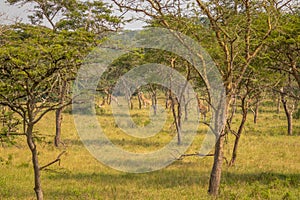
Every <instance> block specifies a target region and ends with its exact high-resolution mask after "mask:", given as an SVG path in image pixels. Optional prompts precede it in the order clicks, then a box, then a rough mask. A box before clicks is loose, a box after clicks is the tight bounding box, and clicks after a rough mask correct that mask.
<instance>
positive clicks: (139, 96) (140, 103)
mask: <svg viewBox="0 0 300 200" xmlns="http://www.w3.org/2000/svg"><path fill="white" fill-rule="evenodd" d="M138 100H139V109H140V110H141V109H142V99H141V95H140V91H139V90H138Z"/></svg>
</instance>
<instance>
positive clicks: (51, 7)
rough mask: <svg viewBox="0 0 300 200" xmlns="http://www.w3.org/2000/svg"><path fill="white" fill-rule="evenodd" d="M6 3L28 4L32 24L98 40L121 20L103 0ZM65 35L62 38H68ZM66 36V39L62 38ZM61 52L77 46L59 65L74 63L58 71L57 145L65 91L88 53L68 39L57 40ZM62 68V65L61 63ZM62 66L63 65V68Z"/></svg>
mask: <svg viewBox="0 0 300 200" xmlns="http://www.w3.org/2000/svg"><path fill="white" fill-rule="evenodd" d="M7 2H8V3H10V4H12V5H14V4H20V5H25V4H31V6H33V10H32V11H33V13H32V14H31V15H29V16H28V17H29V19H30V21H31V24H33V25H47V24H49V25H50V27H51V29H52V30H53V32H61V33H67V32H68V31H77V32H79V31H82V32H83V34H85V33H84V32H90V33H92V34H97V35H98V37H99V38H98V39H101V38H102V37H103V36H104V35H105V34H107V33H108V32H110V31H116V30H118V29H119V28H120V23H121V20H120V18H118V17H115V16H113V15H112V11H111V10H110V8H109V7H108V6H107V5H106V4H105V3H103V2H102V1H93V2H89V1H87V2H82V1H77V0H67V1H57V0H49V1H44V0H8V1H7ZM68 36H69V35H68V34H65V37H68ZM63 39H65V40H63ZM90 42H92V43H91V44H92V45H91V46H94V47H95V46H97V44H98V42H99V40H98V42H97V40H94V41H90ZM60 44H61V47H62V49H61V50H62V51H69V49H70V48H74V47H75V46H77V53H78V54H77V55H76V56H74V57H73V58H72V59H68V60H67V59H65V60H64V62H62V63H61V65H68V66H73V67H72V70H71V71H70V70H68V71H63V70H62V71H61V72H60V73H59V74H58V76H57V77H58V80H59V82H60V84H59V85H58V88H57V93H58V94H59V95H58V99H59V102H60V105H61V106H60V107H59V108H57V109H56V118H55V124H56V132H55V138H54V144H55V146H56V147H58V146H59V145H60V143H61V139H60V138H61V124H62V113H63V108H64V106H62V105H64V103H65V101H66V100H67V99H68V98H70V97H69V96H68V91H69V87H70V82H71V81H72V80H73V79H74V77H75V75H76V71H77V69H78V67H79V66H80V64H81V60H83V59H84V57H85V56H86V55H87V52H88V51H89V50H90V49H89V48H86V45H85V44H84V45H83V46H80V45H81V44H82V43H80V44H78V43H77V44H76V42H75V41H74V42H71V43H69V40H68V39H67V38H62V40H60ZM62 67H63V66H62ZM63 68H64V67H63Z"/></svg>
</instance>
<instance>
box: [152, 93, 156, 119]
mask: <svg viewBox="0 0 300 200" xmlns="http://www.w3.org/2000/svg"><path fill="white" fill-rule="evenodd" d="M151 100H152V107H153V113H154V115H156V114H157V96H156V92H155V91H154V92H153V93H152V98H151Z"/></svg>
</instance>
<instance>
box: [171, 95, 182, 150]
mask: <svg viewBox="0 0 300 200" xmlns="http://www.w3.org/2000/svg"><path fill="white" fill-rule="evenodd" d="M171 100H172V104H171V106H172V113H173V118H174V123H175V127H176V132H177V144H178V145H180V144H181V123H180V119H181V114H179V112H181V109H180V103H179V102H178V107H177V108H178V110H177V112H178V113H177V114H176V109H175V100H174V98H173V97H172V96H171Z"/></svg>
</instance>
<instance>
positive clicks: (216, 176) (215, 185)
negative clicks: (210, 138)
mask: <svg viewBox="0 0 300 200" xmlns="http://www.w3.org/2000/svg"><path fill="white" fill-rule="evenodd" d="M223 144H224V132H223V131H222V133H221V134H220V137H219V138H218V140H217V143H216V146H215V154H214V164H213V167H212V170H211V174H210V180H209V189H208V193H209V194H210V195H213V196H217V195H218V193H219V187H220V182H221V174H222V164H223Z"/></svg>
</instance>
